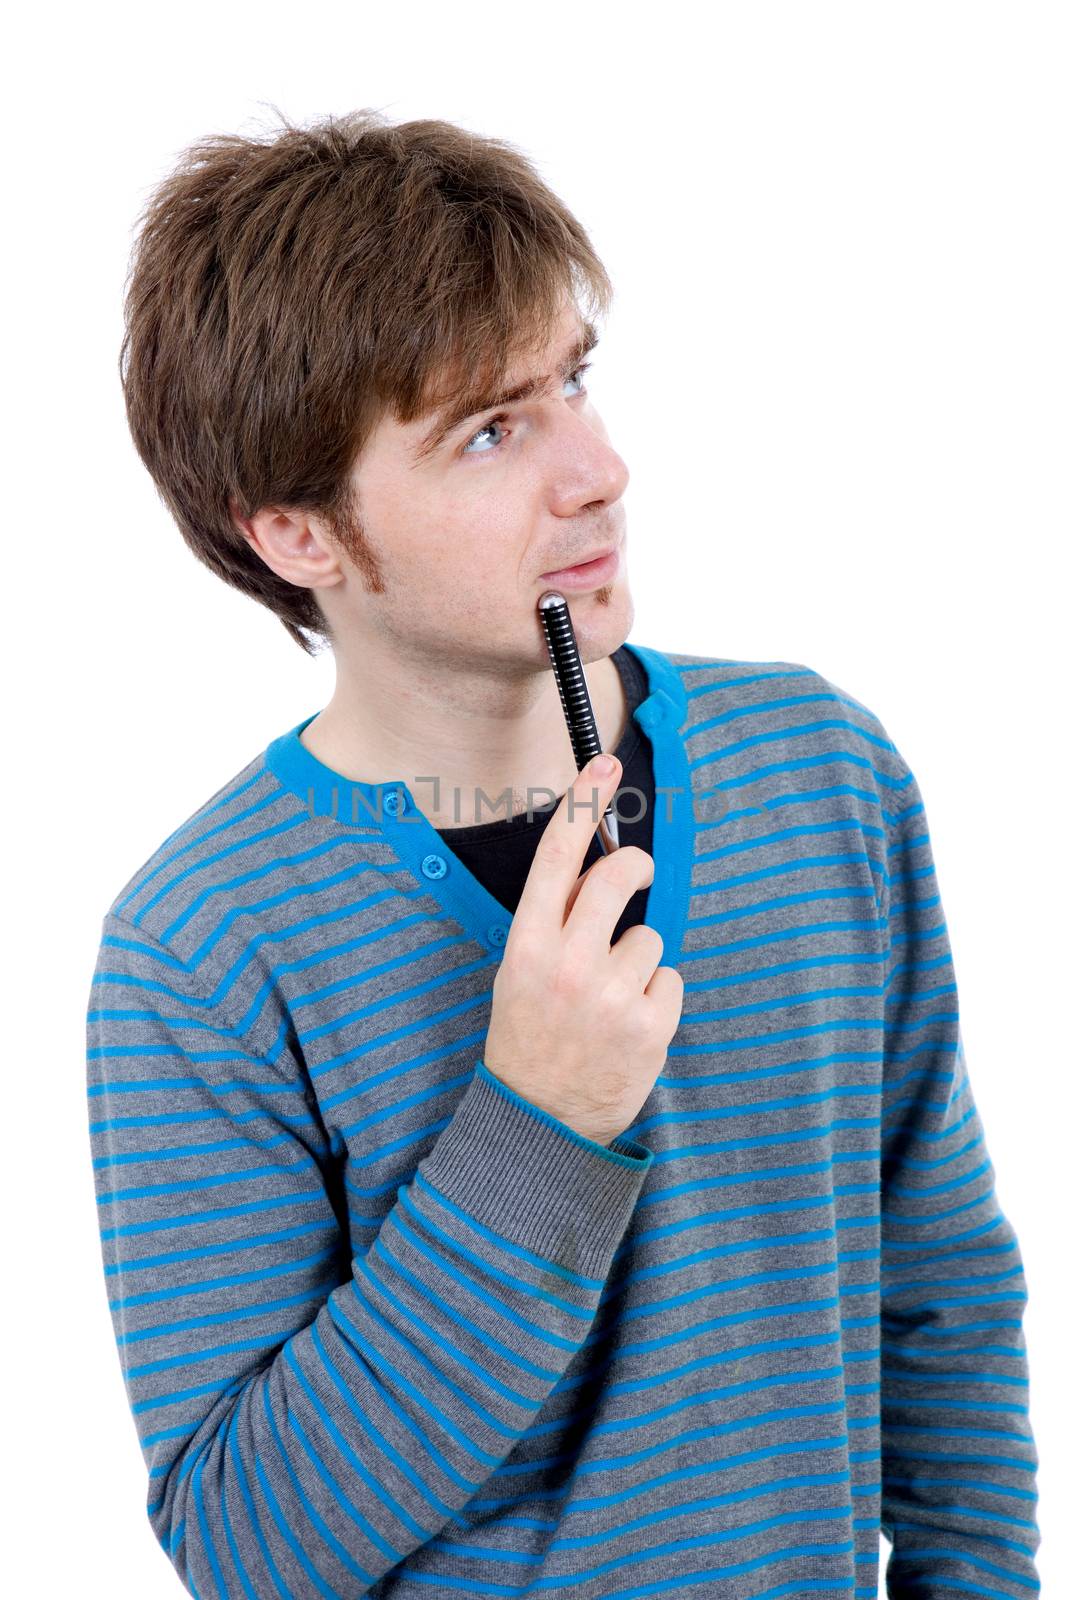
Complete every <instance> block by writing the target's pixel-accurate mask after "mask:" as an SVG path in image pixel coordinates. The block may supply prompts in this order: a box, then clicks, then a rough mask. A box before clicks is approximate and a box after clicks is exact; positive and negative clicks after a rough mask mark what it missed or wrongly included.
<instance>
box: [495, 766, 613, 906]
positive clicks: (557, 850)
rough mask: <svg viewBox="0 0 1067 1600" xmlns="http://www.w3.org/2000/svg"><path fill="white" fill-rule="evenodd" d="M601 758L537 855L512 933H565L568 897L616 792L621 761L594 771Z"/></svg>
mask: <svg viewBox="0 0 1067 1600" xmlns="http://www.w3.org/2000/svg"><path fill="white" fill-rule="evenodd" d="M602 759H603V758H602V757H600V756H597V757H595V758H594V759H593V760H592V761H590V762H588V763H587V764H586V765H585V766H584V767H583V768H582V770H581V772H579V774H578V776H577V777H576V778H575V780H574V782H573V783H572V784H571V787H570V788H569V789H568V790H567V792H566V794H565V795H564V796H563V798H562V800H561V801H560V803H559V805H558V806H557V807H556V809H555V811H554V812H553V814H552V816H551V817H550V818H549V822H548V826H547V827H546V828H545V831H544V833H543V834H542V835H541V840H540V843H539V844H538V846H537V849H536V850H535V851H534V858H533V861H532V862H531V863H530V870H529V872H528V873H527V876H526V885H525V888H524V889H523V891H522V895H521V898H520V900H519V903H518V905H517V906H516V907H515V912H514V915H513V916H512V919H511V926H512V928H513V929H514V928H516V927H518V928H519V930H520V931H521V930H522V929H523V928H524V927H530V928H532V927H534V926H536V927H544V926H545V925H546V924H547V925H548V926H549V927H551V928H553V929H555V930H557V931H562V929H563V919H564V916H565V915H566V909H567V898H568V896H569V895H570V892H571V890H572V889H573V888H574V885H575V883H576V882H577V879H578V875H579V873H580V872H581V870H582V862H583V861H584V860H585V855H586V851H587V850H588V849H589V841H590V839H591V838H592V837H593V834H594V832H595V831H596V826H597V823H598V822H599V821H600V819H601V817H602V816H603V815H604V810H605V807H606V806H607V803H608V801H609V800H610V799H611V796H612V795H613V794H614V792H615V786H616V784H617V783H618V781H619V777H620V775H621V773H622V762H621V761H620V760H619V759H618V758H617V757H616V756H609V757H608V759H609V760H610V761H611V762H612V770H611V771H610V772H607V773H603V772H594V771H593V768H594V767H595V766H596V763H597V761H599V760H602Z"/></svg>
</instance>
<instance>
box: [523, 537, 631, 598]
mask: <svg viewBox="0 0 1067 1600" xmlns="http://www.w3.org/2000/svg"><path fill="white" fill-rule="evenodd" d="M619 548H620V547H619V546H618V545H606V546H605V547H604V548H603V549H601V550H594V551H593V552H592V553H591V554H590V555H588V556H585V557H584V558H583V559H582V560H581V561H577V562H575V563H574V565H573V566H570V567H559V568H557V570H556V571H555V572H542V574H541V579H542V581H543V582H546V583H553V584H556V585H557V587H561V588H562V587H563V586H564V585H569V586H572V587H575V588H582V589H585V588H595V587H596V586H597V584H600V583H606V582H608V581H609V579H611V578H613V577H614V576H615V574H616V572H617V571H618V569H619Z"/></svg>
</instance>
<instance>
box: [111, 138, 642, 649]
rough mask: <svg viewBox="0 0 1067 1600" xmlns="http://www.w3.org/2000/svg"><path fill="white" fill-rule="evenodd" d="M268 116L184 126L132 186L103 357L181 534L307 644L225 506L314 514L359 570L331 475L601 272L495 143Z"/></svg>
mask: <svg viewBox="0 0 1067 1600" xmlns="http://www.w3.org/2000/svg"><path fill="white" fill-rule="evenodd" d="M274 109H275V110H276V108H274ZM279 115H280V114H279ZM281 121H282V131H281V132H280V133H278V134H277V136H276V137H274V138H272V139H268V140H266V141H264V140H259V139H252V138H245V137H242V136H239V135H236V134H219V135H215V136H209V137H207V138H205V139H203V140H200V141H199V142H197V143H196V144H193V145H192V146H190V147H189V148H188V149H186V150H185V151H184V152H183V153H182V155H181V158H180V161H179V164H178V166H177V167H176V168H175V170H174V171H173V172H172V173H171V174H170V175H169V176H168V177H167V178H166V179H165V180H164V181H163V182H162V183H161V184H160V185H159V187H158V188H157V189H155V190H154V191H153V193H152V195H151V197H150V199H149V201H148V203H147V204H146V206H145V209H144V211H143V212H142V217H141V221H142V226H141V230H140V233H139V236H138V238H137V242H136V246H135V250H134V254H133V257H132V261H131V266H130V273H129V276H128V278H127V288H126V298H125V333H124V337H123V341H122V350H121V354H120V357H119V372H120V376H121V380H122V386H123V393H124V396H125V402H126V415H127V418H128V421H129V426H130V432H131V434H132V436H133V442H134V445H135V446H136V449H137V452H138V454H139V455H140V457H141V460H142V461H143V462H144V464H145V466H146V467H147V469H148V471H149V473H150V474H151V476H152V478H153V480H154V482H155V484H156V488H157V489H158V491H159V494H160V497H161V498H162V500H163V502H164V504H165V505H166V506H167V508H168V510H169V511H170V512H171V514H172V515H173V516H174V518H175V520H176V521H177V524H178V527H179V529H180V530H181V533H182V536H183V538H184V539H185V541H186V543H187V544H188V545H189V547H190V548H191V549H192V551H193V552H194V554H195V555H196V556H197V557H198V558H199V559H200V560H201V561H203V562H204V563H205V564H206V565H207V566H208V567H210V568H211V570H212V571H213V572H215V573H217V574H218V576H219V577H220V578H222V579H224V580H225V581H226V582H227V583H229V584H232V585H233V587H234V588H236V589H240V590H241V591H242V593H244V594H247V595H250V596H251V597H252V598H253V599H254V600H258V601H259V602H260V603H261V604H262V605H265V606H267V607H268V608H269V609H270V610H271V611H273V612H274V613H275V614H276V615H277V616H278V617H279V618H280V619H281V621H282V623H283V624H284V626H285V628H286V630H287V631H288V632H289V633H290V634H291V635H292V637H293V638H294V639H295V640H296V641H297V643H298V644H299V645H300V646H301V648H302V649H304V650H306V651H307V652H308V654H309V655H314V654H315V653H316V647H315V644H314V642H313V636H314V635H316V634H318V635H321V636H322V637H323V638H325V639H327V640H329V638H330V633H329V628H328V626H327V623H326V618H325V617H324V615H323V613H322V611H321V609H320V607H319V605H318V603H317V602H316V600H315V597H314V594H313V592H312V591H311V590H310V589H305V588H301V587H300V586H299V585H296V584H291V583H288V582H286V581H285V579H283V578H280V577H278V575H277V574H276V573H274V572H273V571H272V570H271V569H270V567H268V566H267V564H266V562H265V561H263V559H262V558H261V557H260V556H259V554H258V553H257V552H256V550H255V549H254V548H253V547H252V545H251V544H250V543H249V541H248V539H247V537H246V536H245V534H244V533H243V532H242V531H241V529H240V528H239V527H238V526H237V525H236V524H235V522H234V520H233V517H232V515H231V508H232V510H233V511H235V512H236V514H237V515H239V516H242V517H246V518H247V517H251V516H252V515H254V513H255V512H256V511H257V510H259V509H260V507H262V506H264V505H278V506H283V507H286V508H292V509H299V510H302V511H304V512H305V513H308V514H314V515H317V516H318V517H319V518H321V519H322V521H323V522H324V523H325V525H326V526H327V527H328V528H329V530H330V531H331V532H332V534H333V535H334V536H335V538H336V539H337V541H338V543H339V544H340V545H341V547H342V548H343V549H344V550H346V551H347V553H348V554H349V556H350V557H351V558H352V560H353V561H354V562H355V563H356V565H357V566H358V567H359V568H360V569H361V571H362V572H363V574H364V576H365V578H366V579H367V581H368V582H369V583H370V584H371V586H372V587H378V588H379V589H380V577H379V574H378V569H377V564H376V561H375V557H374V553H373V551H372V549H371V548H370V546H369V545H368V544H367V542H366V539H365V537H364V534H363V529H362V527H361V525H360V522H359V517H358V507H357V499H356V496H355V495H353V494H350V493H349V476H350V474H351V472H352V469H353V466H354V465H355V463H356V461H357V460H358V457H359V454H360V452H361V450H362V448H363V446H364V445H365V443H366V442H367V440H368V438H369V436H370V434H371V433H372V432H373V430H374V427H375V426H376V424H377V423H378V421H379V420H380V419H381V417H382V416H383V415H384V414H385V412H386V409H387V408H388V409H390V410H391V411H392V413H393V415H394V416H395V417H396V419H397V420H398V421H399V422H400V423H402V424H403V423H408V422H411V421H413V420H415V419H416V418H418V417H422V416H424V415H426V414H427V413H428V412H429V411H432V410H434V409H436V407H437V406H438V405H440V404H447V403H448V402H449V401H450V400H452V399H454V398H455V397H456V396H457V395H459V394H466V393H467V392H468V391H470V390H473V389H474V388H476V387H477V386H479V385H481V384H484V385H485V389H486V392H493V391H495V390H496V389H497V388H498V387H499V385H500V384H501V382H502V381H503V379H504V376H505V374H506V371H507V367H508V362H509V359H510V356H511V353H512V350H513V348H514V346H515V345H516V344H518V345H519V346H521V347H522V348H523V349H525V348H527V346H531V347H534V346H537V345H538V343H539V341H540V342H547V341H548V339H549V338H550V337H551V329H552V327H553V325H554V321H555V318H556V316H557V315H558V312H559V307H560V301H561V299H570V300H572V301H579V300H580V298H581V292H582V290H583V289H584V290H585V291H587V292H588V293H589V294H590V296H591V307H592V310H593V313H594V315H595V316H601V315H602V314H603V313H604V312H605V311H606V310H607V308H608V307H609V306H610V304H611V300H612V287H611V283H610V280H609V278H608V275H607V272H606V270H605V268H604V266H603V264H602V263H601V261H600V258H599V257H598V256H597V254H596V252H595V251H594V249H593V247H592V245H591V243H590V241H589V239H588V237H587V235H586V233H585V231H584V229H583V228H582V226H581V225H580V223H578V222H577V221H576V220H575V218H574V217H573V216H572V214H571V213H570V211H568V209H567V208H566V207H565V206H564V204H563V203H562V201H561V200H559V199H558V198H557V196H555V195H554V194H553V193H552V191H551V190H550V189H549V188H548V187H547V186H546V185H545V183H544V182H543V181H542V179H541V178H540V177H539V176H538V175H537V173H536V172H535V171H534V169H533V168H532V166H531V165H530V163H529V161H528V160H527V159H526V157H525V156H524V155H523V154H521V153H520V152H519V151H518V150H517V149H516V148H515V147H513V146H511V145H509V144H506V143H504V142H503V141H502V140H498V139H488V138H483V137H481V136H479V135H476V134H473V133H470V132H468V131H467V130H466V129H464V128H460V127H457V126H455V125H454V124H452V123H449V122H439V121H432V120H420V121H415V122H405V123H401V124H398V125H390V124H389V123H388V122H387V121H386V119H385V118H384V117H383V116H381V115H380V114H379V113H378V112H377V111H373V110H361V111H353V112H351V113H349V114H348V115H346V116H340V117H334V116H327V117H325V118H324V119H322V120H320V121H318V122H316V123H314V124H312V125H310V126H308V127H305V128H300V127H295V126H293V125H292V124H290V123H289V122H287V121H286V119H285V118H284V117H282V118H281ZM453 378H454V379H455V381H454V382H451V381H450V380H452V379H453Z"/></svg>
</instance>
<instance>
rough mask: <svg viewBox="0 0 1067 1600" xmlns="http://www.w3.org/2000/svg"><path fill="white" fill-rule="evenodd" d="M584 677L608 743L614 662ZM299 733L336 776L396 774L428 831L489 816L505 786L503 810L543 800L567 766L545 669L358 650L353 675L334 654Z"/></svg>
mask: <svg viewBox="0 0 1067 1600" xmlns="http://www.w3.org/2000/svg"><path fill="white" fill-rule="evenodd" d="M585 676H586V683H587V685H588V688H589V698H590V702H591V704H592V707H593V715H594V717H595V718H596V725H597V729H598V731H599V734H600V740H601V744H602V745H603V747H604V749H605V750H611V751H614V750H615V749H617V747H618V746H619V744H620V743H621V742H622V738H623V735H624V733H625V731H626V726H627V723H628V720H629V713H628V709H627V704H626V694H625V691H624V688H623V684H622V680H621V678H620V676H619V672H618V669H617V667H616V666H615V663H614V662H613V661H612V659H611V656H610V655H605V656H603V657H601V658H600V659H599V660H597V661H593V662H591V663H588V664H586V666H585ZM300 740H301V743H302V744H303V745H305V746H306V747H307V749H309V750H310V751H311V753H312V755H313V756H315V757H316V758H317V759H318V760H319V761H321V762H322V763H323V764H324V765H325V766H327V767H329V768H330V769H331V770H332V771H334V772H337V773H340V774H341V775H342V776H343V777H346V778H353V779H356V780H357V781H359V782H362V783H369V784H372V785H373V784H379V783H386V782H388V781H396V780H401V781H403V782H404V783H406V784H407V787H408V789H409V790H410V791H411V794H412V796H413V797H414V800H415V804H416V805H417V806H418V808H419V810H420V811H421V812H422V813H423V814H424V816H425V817H426V818H427V820H428V821H429V822H430V823H431V825H432V826H433V827H435V828H439V829H448V828H458V827H470V826H472V825H475V824H479V823H490V822H495V821H500V820H501V819H502V818H505V817H507V816H508V815H509V810H508V791H510V794H511V797H512V798H511V811H510V814H511V815H513V816H521V815H523V814H524V813H525V812H526V809H527V807H528V806H529V807H531V808H533V809H538V808H540V807H548V806H551V805H553V804H554V803H555V802H556V801H557V800H559V798H560V797H561V796H562V795H563V794H564V793H565V791H566V790H567V789H568V788H569V787H570V786H571V784H572V783H573V782H574V780H575V777H576V776H577V769H576V767H575V762H574V752H573V750H572V748H571V742H570V735H569V734H568V732H567V725H566V721H565V719H564V716H563V708H562V706H561V704H560V698H559V691H558V689H557V687H556V680H555V675H554V674H553V672H552V669H551V667H548V668H545V669H542V670H538V671H534V672H532V673H531V672H526V673H525V674H523V675H522V676H519V677H512V678H509V679H506V680H505V681H503V682H501V680H500V679H499V677H497V676H490V675H488V674H485V673H483V674H481V675H478V674H476V673H471V672H467V673H465V674H463V675H458V674H457V675H452V674H446V675H442V674H441V673H440V672H439V671H423V670H420V669H419V668H418V667H417V666H416V667H413V665H412V662H411V660H410V658H409V659H408V661H407V662H406V663H405V664H404V665H403V666H401V664H400V663H399V662H396V663H385V662H382V661H378V662H373V663H369V662H368V661H367V659H366V656H365V655H364V657H363V658H361V660H360V663H359V671H358V679H357V677H356V675H355V674H354V673H349V672H347V671H344V670H342V662H341V660H340V658H339V659H338V674H337V685H336V688H335V690H334V694H333V696H332V698H331V700H330V703H329V705H327V706H326V707H325V708H324V709H323V710H322V711H321V712H320V713H319V715H318V716H317V717H316V718H315V719H314V721H312V722H311V723H310V724H309V725H308V726H307V727H306V728H305V729H304V732H303V733H302V734H301V736H300ZM435 780H436V781H435ZM479 790H480V791H481V794H480V795H479V793H478V791H479Z"/></svg>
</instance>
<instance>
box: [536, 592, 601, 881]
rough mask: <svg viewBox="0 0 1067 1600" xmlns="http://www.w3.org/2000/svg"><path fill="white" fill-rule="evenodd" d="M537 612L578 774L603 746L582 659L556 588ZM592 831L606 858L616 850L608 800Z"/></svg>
mask: <svg viewBox="0 0 1067 1600" xmlns="http://www.w3.org/2000/svg"><path fill="white" fill-rule="evenodd" d="M537 609H538V613H539V615H540V617H541V626H542V627H543V628H544V631H545V641H546V643H547V645H548V655H549V659H550V660H551V662H552V671H553V672H554V673H555V676H556V688H557V689H558V690H559V697H560V700H561V702H562V704H563V715H564V717H565V719H566V722H567V732H568V733H569V734H570V736H571V749H572V750H573V751H574V759H575V761H576V762H577V764H578V771H579V772H581V771H582V770H583V768H585V767H587V766H588V765H589V763H590V761H592V759H593V757H594V756H598V755H600V753H601V750H602V749H603V746H602V745H601V743H600V735H599V733H598V732H597V726H596V718H595V717H594V716H593V707H592V705H591V703H590V700H589V689H588V686H587V684H586V681H585V670H584V668H583V667H582V658H581V656H580V655H579V654H578V646H577V644H576V643H575V638H574V626H573V624H572V622H571V613H570V608H569V606H568V605H567V602H566V600H565V599H564V597H563V596H562V595H561V594H560V593H559V591H558V590H557V589H548V590H546V592H545V593H544V594H543V595H542V596H541V598H540V599H539V600H538V602H537ZM596 831H597V838H598V839H599V840H600V847H601V849H602V850H603V852H604V854H605V855H606V856H607V855H610V854H611V852H612V851H613V850H617V849H618V848H619V819H618V817H617V816H616V814H615V807H614V804H613V802H612V800H609V801H608V803H607V805H606V806H605V807H604V814H603V816H602V817H601V818H600V821H599V822H598V823H597V830H596Z"/></svg>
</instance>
